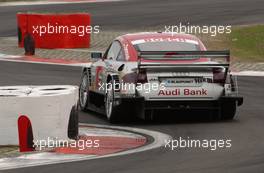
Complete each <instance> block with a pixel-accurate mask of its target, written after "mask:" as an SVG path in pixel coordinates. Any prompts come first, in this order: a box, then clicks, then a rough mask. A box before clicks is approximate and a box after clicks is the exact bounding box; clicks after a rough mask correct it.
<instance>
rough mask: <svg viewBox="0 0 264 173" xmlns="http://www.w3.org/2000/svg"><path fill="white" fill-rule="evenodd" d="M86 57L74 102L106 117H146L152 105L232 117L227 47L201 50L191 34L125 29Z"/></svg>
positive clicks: (235, 100)
mask: <svg viewBox="0 0 264 173" xmlns="http://www.w3.org/2000/svg"><path fill="white" fill-rule="evenodd" d="M91 58H92V62H91V63H89V64H87V65H86V66H85V67H84V68H83V71H82V80H81V84H80V107H81V109H82V110H88V109H89V110H93V111H97V112H101V113H105V114H106V115H107V118H108V119H109V120H110V121H111V122H117V121H120V120H122V119H124V118H126V115H128V113H133V114H134V115H137V116H139V117H141V118H147V117H151V116H152V114H153V111H155V110H157V109H159V110H160V109H179V110H192V109H195V110H197V109H205V110H209V111H212V112H214V113H215V116H217V117H221V119H232V118H233V117H234V115H235V112H236V107H237V106H240V105H242V103H243V98H242V97H239V96H238V93H237V83H236V80H235V79H233V77H232V75H231V74H230V69H229V58H230V55H229V51H206V48H205V46H204V45H203V43H202V42H201V41H200V40H199V39H198V38H197V37H195V36H193V35H189V34H173V35H172V34H170V33H135V34H126V35H123V36H119V37H117V38H116V39H115V40H114V41H113V42H112V44H111V45H110V46H109V48H108V49H107V50H106V52H105V53H104V54H102V53H100V52H93V53H92V54H91Z"/></svg>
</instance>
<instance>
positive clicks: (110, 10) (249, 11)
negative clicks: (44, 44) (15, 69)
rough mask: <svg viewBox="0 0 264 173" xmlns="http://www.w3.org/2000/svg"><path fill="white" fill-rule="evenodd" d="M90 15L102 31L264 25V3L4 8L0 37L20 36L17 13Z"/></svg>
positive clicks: (160, 0) (162, 1) (208, 0)
mask: <svg viewBox="0 0 264 173" xmlns="http://www.w3.org/2000/svg"><path fill="white" fill-rule="evenodd" d="M26 11H31V12H80V11H82V12H89V13H91V15H92V24H93V25H100V26H101V31H104V30H113V29H115V30H116V29H117V30H121V29H138V28H149V27H156V26H161V27H160V29H161V30H163V29H164V27H163V25H179V23H180V22H182V23H187V22H190V24H199V25H206V24H211V25H216V24H217V25H221V24H226V25H231V24H232V25H246V24H256V23H264V12H263V11H264V1H263V0H127V1H120V2H103V3H87V4H69V5H38V6H17V7H0V21H1V23H0V36H14V35H16V33H17V24H16V13H17V12H26Z"/></svg>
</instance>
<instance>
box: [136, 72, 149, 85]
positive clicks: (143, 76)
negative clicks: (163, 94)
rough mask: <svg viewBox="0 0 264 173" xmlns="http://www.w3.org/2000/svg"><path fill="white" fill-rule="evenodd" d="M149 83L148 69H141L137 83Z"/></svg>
mask: <svg viewBox="0 0 264 173" xmlns="http://www.w3.org/2000/svg"><path fill="white" fill-rule="evenodd" d="M147 82H148V77H147V71H146V69H139V71H138V75H137V83H141V84H144V83H147Z"/></svg>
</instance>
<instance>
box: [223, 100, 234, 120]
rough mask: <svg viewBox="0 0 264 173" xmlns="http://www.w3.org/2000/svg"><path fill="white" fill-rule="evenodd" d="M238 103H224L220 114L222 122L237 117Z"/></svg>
mask: <svg viewBox="0 0 264 173" xmlns="http://www.w3.org/2000/svg"><path fill="white" fill-rule="evenodd" d="M236 107H237V106H236V102H235V101H232V102H225V103H222V105H221V109H220V114H221V119H222V120H232V119H234V117H235V114H236Z"/></svg>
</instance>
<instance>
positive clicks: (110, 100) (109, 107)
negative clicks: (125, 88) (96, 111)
mask: <svg viewBox="0 0 264 173" xmlns="http://www.w3.org/2000/svg"><path fill="white" fill-rule="evenodd" d="M109 84H110V85H109ZM113 86H114V82H113V80H111V81H109V82H108V85H107V88H106V94H105V114H106V117H107V119H108V120H109V122H110V123H120V122H121V121H122V119H121V112H122V111H121V110H122V108H121V105H119V106H116V105H115V104H114V102H115V91H114V87H113ZM109 87H111V88H109Z"/></svg>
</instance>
